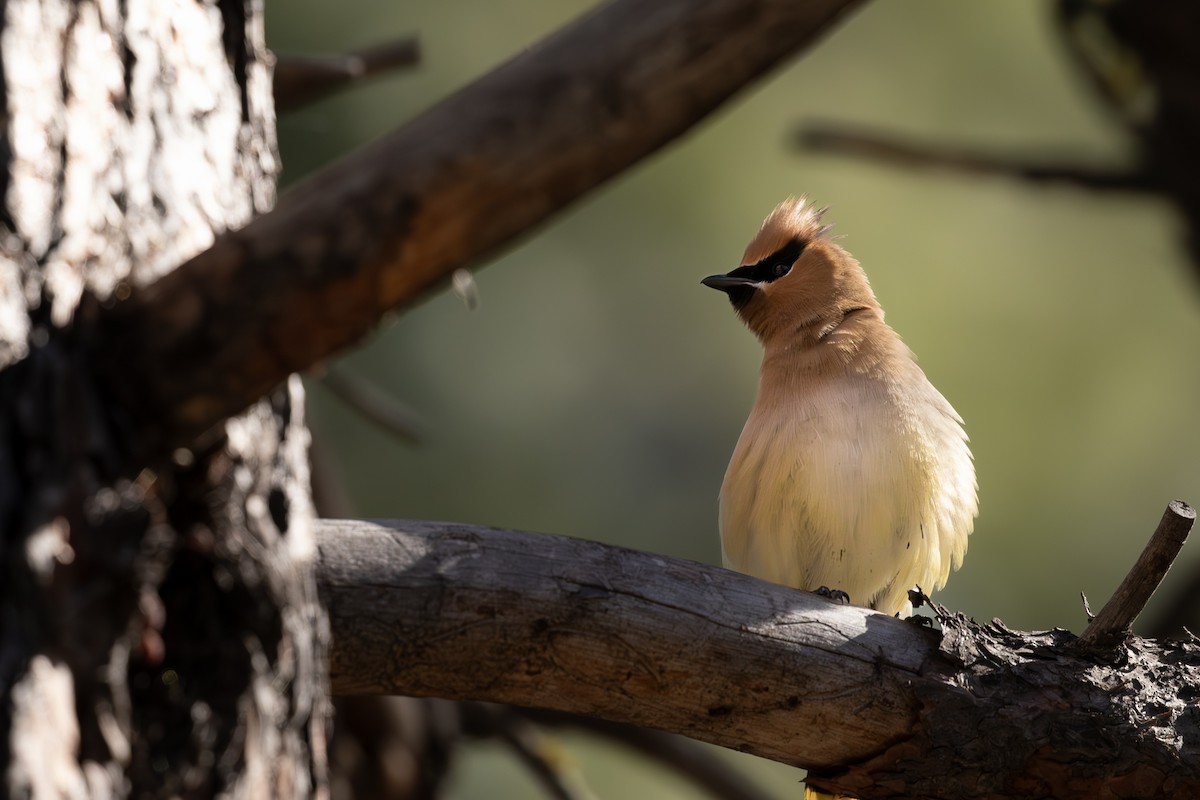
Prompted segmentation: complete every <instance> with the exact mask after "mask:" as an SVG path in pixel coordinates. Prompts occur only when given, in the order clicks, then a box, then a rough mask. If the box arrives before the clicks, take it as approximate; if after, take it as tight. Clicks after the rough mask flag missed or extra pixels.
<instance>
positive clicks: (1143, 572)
mask: <svg viewBox="0 0 1200 800" xmlns="http://www.w3.org/2000/svg"><path fill="white" fill-rule="evenodd" d="M1195 521H1196V511H1195V509H1193V508H1192V507H1191V506H1189V505H1188V504H1187V503H1184V502H1183V501H1182V500H1172V501H1171V503H1170V505H1168V506H1167V510H1166V511H1164V512H1163V516H1162V520H1160V521H1159V523H1158V527H1157V528H1156V529H1155V530H1154V533H1153V534H1152V535H1151V536H1150V541H1149V542H1147V543H1146V548H1145V549H1144V550H1143V551H1142V555H1141V556H1140V557H1139V558H1138V560H1137V563H1135V564H1134V565H1133V569H1131V570H1130V571H1129V574H1128V575H1126V576H1125V580H1123V581H1121V585H1120V586H1118V587H1117V591H1116V592H1114V593H1113V596H1112V597H1111V598H1110V599H1109V601H1108V602H1107V603H1105V604H1104V608H1102V609H1100V613H1099V614H1097V615H1096V616H1095V618H1094V619H1092V621H1091V623H1090V624H1089V625H1088V626H1087V630H1085V631H1084V632H1083V635H1082V636H1080V637H1079V644H1080V645H1081V646H1085V647H1110V646H1112V645H1114V644H1116V643H1117V642H1119V641H1120V640H1121V639H1123V638H1124V637H1125V636H1128V635H1129V631H1130V629H1131V628H1132V627H1133V621H1134V620H1135V619H1137V618H1138V615H1139V614H1141V613H1142V609H1143V608H1145V607H1146V603H1148V602H1150V597H1151V596H1152V595H1153V594H1154V590H1155V589H1157V588H1158V585H1159V584H1160V583H1162V580H1163V578H1165V577H1166V575H1167V570H1169V569H1170V568H1171V564H1173V563H1174V562H1175V557H1176V556H1177V555H1179V551H1180V550H1181V549H1182V548H1183V543H1184V542H1186V541H1187V537H1188V533H1189V532H1190V531H1191V530H1192V524H1193V523H1194V522H1195Z"/></svg>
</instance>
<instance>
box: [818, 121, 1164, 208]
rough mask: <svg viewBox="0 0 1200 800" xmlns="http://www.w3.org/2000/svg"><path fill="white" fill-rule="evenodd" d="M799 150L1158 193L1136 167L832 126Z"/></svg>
mask: <svg viewBox="0 0 1200 800" xmlns="http://www.w3.org/2000/svg"><path fill="white" fill-rule="evenodd" d="M796 142H797V144H798V145H799V146H800V147H803V148H807V149H809V150H815V151H817V152H826V153H837V154H840V155H847V156H856V157H859V158H869V159H874V160H876V161H882V162H885V163H888V164H894V165H897V166H901V167H909V168H926V169H929V168H935V169H947V170H952V171H954V172H961V173H965V174H970V175H999V176H1001V177H1006V178H1017V179H1019V180H1023V181H1028V182H1030V183H1067V184H1074V185H1076V186H1082V187H1084V188H1086V189H1094V190H1103V191H1120V192H1159V191H1161V190H1162V189H1161V186H1160V185H1159V182H1158V181H1157V180H1156V179H1155V178H1154V176H1153V175H1151V174H1150V173H1148V172H1146V171H1145V170H1144V169H1142V168H1140V167H1126V168H1120V167H1106V166H1094V165H1087V164H1070V163H1066V164H1063V163H1054V162H1052V161H1050V160H1046V161H1045V163H1038V162H1037V161H1036V160H1035V159H1033V158H1014V157H1012V156H1001V155H995V154H990V153H981V152H979V151H977V150H968V149H962V148H961V147H955V146H953V145H949V144H946V143H938V144H934V143H922V142H915V141H909V140H905V139H903V138H902V137H900V136H899V135H897V134H894V133H878V132H871V131H864V130H855V129H854V128H852V127H849V126H844V125H840V124H833V123H809V124H806V125H804V126H802V127H801V128H800V129H799V130H798V131H797V133H796Z"/></svg>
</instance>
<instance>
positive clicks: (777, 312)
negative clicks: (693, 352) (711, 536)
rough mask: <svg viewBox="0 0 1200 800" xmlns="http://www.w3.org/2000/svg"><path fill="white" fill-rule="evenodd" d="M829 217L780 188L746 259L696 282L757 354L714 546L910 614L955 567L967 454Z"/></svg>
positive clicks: (967, 508)
mask: <svg viewBox="0 0 1200 800" xmlns="http://www.w3.org/2000/svg"><path fill="white" fill-rule="evenodd" d="M826 211H827V209H824V208H821V209H818V208H815V207H814V206H813V205H812V204H811V203H810V202H809V201H808V199H807V198H806V197H805V196H800V197H791V198H788V199H787V200H785V201H784V202H783V203H781V204H780V205H779V206H778V207H776V208H775V210H774V211H772V212H771V214H770V215H769V216H768V217H767V218H766V220H765V221H764V222H763V224H762V227H761V228H760V229H759V231H758V234H757V235H756V236H755V237H754V238H753V240H751V242H750V244H749V245H748V246H747V247H746V251H745V255H744V256H743V258H742V262H741V265H740V266H738V267H737V268H736V269H734V270H732V271H730V272H728V273H726V274H721V275H710V276H709V277H707V278H704V279H703V281H702V283H703V284H704V285H706V286H709V287H711V288H714V289H719V290H720V291H722V292H724V293H725V294H726V295H728V297H729V300H730V302H731V303H732V305H733V308H734V310H735V311H736V312H737V316H738V317H740V318H741V320H742V321H743V322H744V323H745V324H746V326H747V327H748V328H749V329H750V330H751V331H752V332H753V333H754V335H755V336H756V337H757V338H758V340H759V342H760V343H761V344H762V348H763V360H762V366H761V370H760V374H759V382H758V392H757V395H756V397H755V400H754V405H753V407H752V409H751V411H750V415H749V418H748V419H747V420H746V424H745V426H744V428H743V429H742V433H741V436H740V437H739V439H738V442H737V445H736V447H735V448H734V451H733V456H732V458H731V459H730V462H729V467H728V469H727V470H726V472H725V479H724V481H723V483H722V485H721V493H720V514H719V522H720V532H721V549H722V554H723V558H724V561H725V564H726V566H728V567H731V568H733V569H736V570H737V571H739V572H743V573H747V574H749V575H753V576H755V577H758V578H762V579H764V580H768V581H771V582H774V583H780V584H784V585H787V586H791V587H794V588H798V589H806V590H809V591H814V590H818V589H821V588H825V589H826V593H833V594H835V595H837V596H839V597H844V596H846V595H848V599H849V601H850V602H852V603H855V604H858V605H864V606H867V607H870V608H874V609H877V610H879V611H882V612H884V613H887V614H891V615H899V616H909V615H910V614H911V613H912V604H911V601H910V598H909V590H910V589H914V588H915V587H920V588H921V589H922V590H924V591H934V590H936V589H940V588H941V587H942V586H944V585H945V583H946V580H947V578H948V577H949V574H950V570H951V568H953V569H957V568H958V567H959V566H961V564H962V560H963V556H964V554H965V553H966V549H967V538H968V536H969V535H970V533H971V530H972V528H973V527H974V520H975V517H976V515H977V512H978V505H979V504H978V489H977V484H976V480H975V466H974V460H973V457H972V455H971V451H970V447H969V444H968V440H967V435H966V432H965V430H964V429H963V421H962V417H960V416H959V414H958V412H956V411H955V410H954V408H953V407H952V406H951V405H950V403H949V402H948V401H947V400H946V399H945V398H944V397H943V396H942V395H941V393H940V392H938V390H937V389H935V388H934V386H933V384H932V383H930V382H929V379H928V378H927V377H926V376H925V373H924V372H923V371H922V370H921V368H920V367H919V366H918V365H917V361H916V357H915V356H914V355H913V353H912V351H911V350H909V348H908V347H907V346H906V345H905V344H904V343H903V342H902V341H901V339H900V336H899V335H898V334H897V333H896V332H895V331H894V330H893V329H892V328H891V327H890V326H889V325H888V324H887V323H886V322H884V314H883V308H882V307H881V306H880V304H879V301H878V300H877V299H876V297H875V293H874V291H872V289H871V285H870V283H869V282H868V280H867V275H866V273H865V272H864V271H863V268H862V267H861V265H860V264H859V263H858V261H857V260H855V258H854V257H853V256H852V255H850V253H848V252H847V251H846V250H844V249H843V248H842V247H841V246H840V245H839V244H838V243H837V242H836V241H834V239H833V237H831V236H830V235H829V230H830V228H831V227H832V226H830V225H826V224H824V223H823V222H822V219H823V217H824V215H825V213H826ZM843 593H844V594H843Z"/></svg>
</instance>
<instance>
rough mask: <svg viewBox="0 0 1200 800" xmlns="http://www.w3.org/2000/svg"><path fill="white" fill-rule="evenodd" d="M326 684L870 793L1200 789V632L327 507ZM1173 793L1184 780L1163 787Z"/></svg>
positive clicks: (1094, 793)
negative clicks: (780, 578)
mask: <svg viewBox="0 0 1200 800" xmlns="http://www.w3.org/2000/svg"><path fill="white" fill-rule="evenodd" d="M319 546H320V566H319V577H318V580H319V584H320V587H321V593H322V596H323V598H324V600H325V603H326V605H327V607H328V610H329V614H330V622H331V626H332V630H333V633H334V646H333V649H332V653H331V660H332V669H331V675H332V680H333V688H334V691H335V693H340V694H411V695H435V696H439V697H449V698H455V699H472V700H487V701H495V702H504V703H512V704H516V705H523V706H534V707H539V708H546V709H551V710H555V711H565V712H570V713H576V714H587V715H593V716H597V717H602V718H604V719H608V720H614V721H617V722H622V723H631V724H635V725H640V726H646V727H652V728H658V729H661V730H665V731H671V732H675V733H682V734H685V735H687V736H690V737H692V738H695V739H699V740H702V741H707V742H711V743H714V744H719V745H723V746H726V747H734V748H736V749H738V750H742V751H746V752H750V753H754V754H757V755H760V756H763V757H766V758H770V759H772V760H775V761H780V762H783V763H786V764H792V765H796V766H803V767H807V768H808V769H809V770H810V776H809V781H810V783H812V784H813V785H815V786H817V787H820V788H823V789H827V790H831V791H843V792H848V793H852V794H854V795H856V796H860V797H867V798H875V797H914V796H916V797H929V798H977V797H978V798H983V797H989V798H990V797H1007V796H1054V797H1095V798H1106V797H1114V798H1115V797H1146V796H1155V795H1161V794H1162V793H1164V792H1165V791H1167V789H1168V787H1169V788H1170V791H1171V792H1175V793H1176V796H1193V795H1196V794H1197V793H1200V715H1198V714H1196V713H1195V709H1194V705H1193V704H1192V700H1191V698H1194V697H1196V696H1197V695H1200V645H1197V644H1196V643H1194V642H1191V641H1187V642H1154V641H1149V640H1143V639H1137V638H1128V639H1123V640H1120V641H1117V642H1115V643H1113V644H1112V645H1111V646H1108V647H1101V648H1088V647H1079V646H1075V644H1074V643H1075V642H1076V641H1077V639H1076V637H1075V636H1074V635H1072V634H1071V633H1069V632H1068V631H1064V630H1053V631H1047V632H1042V633H1018V632H1014V631H1010V630H1008V629H1007V628H1005V627H1004V626H1003V625H1002V624H1000V623H999V622H994V623H992V624H990V625H987V626H980V625H977V624H975V623H974V622H972V621H970V620H967V619H965V618H963V617H961V616H959V615H953V614H950V613H947V612H945V611H944V610H943V609H940V608H938V609H937V610H938V618H939V620H940V621H941V623H942V626H943V631H942V632H937V631H931V630H927V629H924V628H921V627H919V626H916V625H913V624H911V623H910V622H907V621H902V620H898V619H894V618H891V617H888V616H885V615H882V614H878V613H876V612H873V611H870V610H867V609H862V608H857V607H853V606H840V605H837V604H834V603H831V602H829V601H826V600H824V599H821V598H819V597H816V596H814V595H812V594H809V593H806V592H798V591H794V590H791V589H788V588H786V587H782V586H776V585H773V584H769V583H765V582H762V581H759V580H756V579H754V578H749V577H746V576H743V575H738V574H735V573H732V572H729V571H726V570H722V569H718V568H716V567H711V566H706V565H702V564H697V563H694V562H689V561H683V560H680V559H674V558H668V557H665V556H658V555H652V554H648V553H640V552H636V551H631V550H626V549H623V548H617V547H610V546H605V545H601V544H597V543H595V542H587V541H581V540H577V539H569V538H564V537H557V536H546V535H539V534H532V533H524V532H519V531H511V530H501V529H495V528H483V527H477V526H470V525H458V524H450V523H432V522H411V521H408V522H399V521H390V522H355V521H323V522H322V523H321V529H320V531H319ZM1179 793H1182V794H1179Z"/></svg>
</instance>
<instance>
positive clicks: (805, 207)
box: [742, 195, 833, 264]
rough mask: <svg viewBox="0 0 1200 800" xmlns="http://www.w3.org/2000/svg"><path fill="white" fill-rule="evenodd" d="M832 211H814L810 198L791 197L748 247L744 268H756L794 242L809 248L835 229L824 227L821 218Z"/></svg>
mask: <svg viewBox="0 0 1200 800" xmlns="http://www.w3.org/2000/svg"><path fill="white" fill-rule="evenodd" d="M828 210H829V209H828V208H814V207H813V206H812V204H810V203H809V202H808V197H807V196H805V195H800V196H799V197H789V198H788V199H787V200H784V201H783V202H782V203H780V204H779V205H778V206H776V207H775V210H774V211H772V212H771V214H770V216H768V217H767V218H766V219H765V220H763V224H762V227H761V228H759V230H758V234H757V235H756V236H755V237H754V240H753V241H751V242H750V244H749V245H747V246H746V254H745V255H744V256H743V257H742V264H756V263H758V262H759V261H761V260H762V259H764V258H766V257H767V256H769V255H771V254H772V253H775V252H777V251H778V250H779V249H780V248H782V247H784V246H785V245H787V244H788V243H789V242H792V241H794V240H797V239H798V240H800V242H802V243H803V244H808V243H809V242H811V241H813V240H814V239H818V238H820V237H821V236H824V235H825V233H826V232H828V230H829V229H830V228H832V227H833V226H832V225H822V224H821V217H823V216H824V215H825V212H826V211H828Z"/></svg>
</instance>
